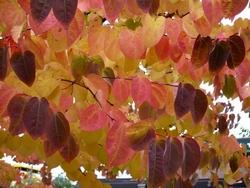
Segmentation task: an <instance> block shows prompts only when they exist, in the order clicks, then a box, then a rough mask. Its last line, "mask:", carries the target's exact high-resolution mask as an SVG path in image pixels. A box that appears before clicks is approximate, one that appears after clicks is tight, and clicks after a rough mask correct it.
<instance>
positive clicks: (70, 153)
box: [60, 135, 79, 162]
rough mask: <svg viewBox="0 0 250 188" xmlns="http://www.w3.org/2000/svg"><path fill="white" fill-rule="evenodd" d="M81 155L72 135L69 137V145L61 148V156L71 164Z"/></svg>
mask: <svg viewBox="0 0 250 188" xmlns="http://www.w3.org/2000/svg"><path fill="white" fill-rule="evenodd" d="M78 153H79V145H78V144H77V143H76V141H75V139H74V137H73V136H72V135H70V136H69V138H68V141H67V143H66V144H65V145H64V146H63V148H61V150H60V154H61V156H62V157H63V158H64V159H65V160H66V161H67V162H71V161H72V160H73V159H74V158H75V157H76V156H77V155H78Z"/></svg>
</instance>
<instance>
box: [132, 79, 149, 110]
mask: <svg viewBox="0 0 250 188" xmlns="http://www.w3.org/2000/svg"><path fill="white" fill-rule="evenodd" d="M131 96H132V98H133V100H134V101H135V104H136V105H137V106H140V105H141V104H142V103H143V102H145V101H148V100H149V99H150V96H151V83H150V81H149V80H148V79H147V78H144V77H139V76H137V77H135V78H133V80H132V85H131Z"/></svg>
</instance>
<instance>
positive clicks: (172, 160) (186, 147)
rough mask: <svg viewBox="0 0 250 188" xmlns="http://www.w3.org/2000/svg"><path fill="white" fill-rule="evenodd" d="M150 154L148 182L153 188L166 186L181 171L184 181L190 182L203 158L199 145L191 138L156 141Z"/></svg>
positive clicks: (150, 147) (169, 138) (151, 146)
mask: <svg viewBox="0 0 250 188" xmlns="http://www.w3.org/2000/svg"><path fill="white" fill-rule="evenodd" d="M148 152H149V153H148V155H149V156H148V165H149V168H148V169H149V172H148V173H149V177H148V178H149V180H148V181H149V184H150V185H151V186H152V187H158V186H162V185H164V184H165V183H166V182H167V181H168V180H170V179H171V178H173V177H174V176H175V175H176V173H177V171H178V170H179V169H180V170H181V172H182V174H181V177H182V179H183V180H184V181H186V180H188V178H189V177H190V176H191V175H192V174H193V173H194V172H195V171H196V170H197V168H198V166H199V163H200V158H201V155H200V147H199V144H198V143H197V142H196V141H195V140H194V139H192V138H189V137H186V138H176V137H168V138H167V139H166V140H163V139H160V140H155V141H154V142H152V143H151V144H150V146H149V151H148Z"/></svg>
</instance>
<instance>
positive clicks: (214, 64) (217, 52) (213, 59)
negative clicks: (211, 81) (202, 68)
mask: <svg viewBox="0 0 250 188" xmlns="http://www.w3.org/2000/svg"><path fill="white" fill-rule="evenodd" d="M229 53H230V46H229V44H228V43H227V42H225V41H219V42H217V44H216V45H215V47H214V49H213V51H212V52H211V53H210V55H209V70H210V71H211V72H216V71H219V70H221V69H222V68H223V66H224V65H225V63H226V60H227V58H228V56H229Z"/></svg>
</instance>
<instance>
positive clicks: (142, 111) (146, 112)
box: [138, 101, 155, 120]
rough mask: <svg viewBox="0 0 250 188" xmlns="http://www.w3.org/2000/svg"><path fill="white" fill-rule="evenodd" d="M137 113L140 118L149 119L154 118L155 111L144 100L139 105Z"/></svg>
mask: <svg viewBox="0 0 250 188" xmlns="http://www.w3.org/2000/svg"><path fill="white" fill-rule="evenodd" d="M138 114H139V117H140V119H141V120H145V119H151V118H154V114H155V111H154V109H153V107H152V106H151V105H150V104H149V103H148V102H147V101H145V102H144V103H142V105H141V106H140V107H139V112H138Z"/></svg>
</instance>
